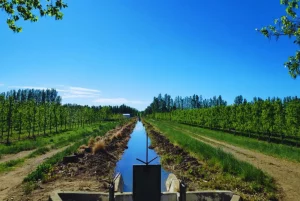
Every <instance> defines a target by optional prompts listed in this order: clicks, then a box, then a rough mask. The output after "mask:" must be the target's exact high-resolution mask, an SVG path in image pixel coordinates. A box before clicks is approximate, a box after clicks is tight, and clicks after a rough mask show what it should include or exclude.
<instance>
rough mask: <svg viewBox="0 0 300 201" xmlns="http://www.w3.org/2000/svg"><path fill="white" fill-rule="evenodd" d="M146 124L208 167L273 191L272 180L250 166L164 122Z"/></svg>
mask: <svg viewBox="0 0 300 201" xmlns="http://www.w3.org/2000/svg"><path fill="white" fill-rule="evenodd" d="M148 122H149V123H151V125H153V126H154V127H155V128H156V129H158V130H159V131H160V132H162V133H163V134H164V135H165V136H166V137H167V138H168V139H169V140H170V141H171V142H172V143H173V144H178V145H179V146H180V147H182V148H183V149H184V150H186V151H189V152H191V153H193V154H195V155H196V156H197V157H198V158H199V159H200V160H201V161H204V162H205V163H206V164H209V166H214V167H217V168H220V169H221V170H222V171H223V172H224V173H225V174H230V175H233V176H237V177H240V178H241V179H242V180H243V181H245V182H253V183H254V184H256V185H259V186H263V187H264V188H265V190H266V191H270V192H272V191H274V189H275V186H274V183H273V179H272V178H271V177H269V176H268V175H266V174H265V173H264V172H263V171H261V170H260V169H257V168H256V167H254V166H252V165H251V164H249V163H246V162H243V161H239V160H237V159H236V158H235V157H234V156H233V155H231V154H228V153H226V152H224V151H222V150H221V149H217V148H214V147H212V146H210V145H207V144H205V143H202V142H199V141H197V140H195V139H193V138H192V137H190V136H189V135H188V134H186V133H185V132H182V131H178V130H176V129H174V128H172V127H170V126H166V123H165V122H160V121H151V120H148ZM163 160H164V158H163Z"/></svg>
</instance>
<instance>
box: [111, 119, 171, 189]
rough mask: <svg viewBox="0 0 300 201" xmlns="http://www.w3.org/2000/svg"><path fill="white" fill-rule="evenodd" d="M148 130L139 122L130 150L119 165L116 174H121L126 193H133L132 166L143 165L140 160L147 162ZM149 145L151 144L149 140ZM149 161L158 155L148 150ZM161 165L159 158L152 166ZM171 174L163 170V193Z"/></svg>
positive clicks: (129, 143)
mask: <svg viewBox="0 0 300 201" xmlns="http://www.w3.org/2000/svg"><path fill="white" fill-rule="evenodd" d="M146 137H147V135H146V130H145V128H144V126H143V124H142V123H141V122H138V123H137V124H136V126H135V128H134V130H133V133H132V134H131V138H130V140H129V142H128V149H126V150H125V152H124V154H123V156H122V158H121V160H120V161H119V162H118V163H117V167H116V172H120V173H121V174H122V176H123V180H124V189H123V190H124V192H132V166H133V165H137V164H143V163H141V162H140V161H137V160H136V158H139V159H141V160H143V161H146V147H145V146H146ZM148 140H149V141H148V143H149V145H150V144H151V141H150V139H148ZM148 154H149V161H150V160H152V159H153V158H155V157H157V156H158V155H157V154H156V152H155V151H154V150H151V149H148ZM155 164H160V158H159V157H158V158H157V159H155V160H154V161H153V162H151V165H155ZM168 175H169V172H167V171H165V170H164V169H163V168H161V191H162V192H164V191H166V185H165V181H166V179H167V178H168Z"/></svg>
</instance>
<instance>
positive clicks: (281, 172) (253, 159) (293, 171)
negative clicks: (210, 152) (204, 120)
mask: <svg viewBox="0 0 300 201" xmlns="http://www.w3.org/2000/svg"><path fill="white" fill-rule="evenodd" d="M171 127H172V128H173V129H175V130H180V131H183V132H185V133H188V134H191V137H193V138H194V139H196V140H198V141H201V142H204V143H206V144H209V145H211V146H213V147H219V148H221V149H222V150H224V151H225V152H228V153H231V154H233V155H234V156H235V157H236V158H238V159H239V160H242V161H246V162H249V163H251V164H253V165H255V166H256V167H258V168H260V169H262V170H263V171H265V172H267V173H268V174H269V175H271V176H272V177H273V178H274V179H275V181H276V183H277V184H278V185H279V187H280V188H281V189H280V190H281V191H282V200H284V201H285V200H288V201H293V200H295V201H296V200H300V163H296V162H291V161H286V160H284V159H279V158H275V157H272V156H268V155H265V154H262V153H259V152H255V151H251V150H248V149H244V148H241V147H236V146H233V145H230V144H227V143H225V142H221V141H218V140H214V139H211V138H208V137H204V136H199V135H197V134H196V133H193V132H191V131H189V130H186V129H182V128H179V127H176V126H171Z"/></svg>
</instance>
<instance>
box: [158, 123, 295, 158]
mask: <svg viewBox="0 0 300 201" xmlns="http://www.w3.org/2000/svg"><path fill="white" fill-rule="evenodd" d="M160 124H163V125H164V126H167V127H173V128H176V129H177V130H182V131H184V132H189V134H191V135H195V136H205V137H209V138H212V139H215V140H219V141H223V142H226V143H228V144H231V145H235V146H239V147H243V148H246V149H251V150H254V151H258V152H261V153H263V154H266V155H271V156H275V157H278V158H283V159H287V160H290V161H294V162H300V148H297V147H291V146H287V145H282V144H274V143H268V142H265V141H259V140H256V139H253V138H248V137H243V136H234V135H232V134H229V133H225V132H222V131H214V130H209V129H205V128H200V127H196V126H189V125H184V124H180V123H176V122H170V121H160Z"/></svg>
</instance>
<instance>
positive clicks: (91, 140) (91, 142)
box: [88, 137, 95, 147]
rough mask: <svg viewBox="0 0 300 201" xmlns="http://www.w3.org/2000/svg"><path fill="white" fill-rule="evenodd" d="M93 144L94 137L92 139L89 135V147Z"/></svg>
mask: <svg viewBox="0 0 300 201" xmlns="http://www.w3.org/2000/svg"><path fill="white" fill-rule="evenodd" d="M94 144H95V139H94V138H93V137H91V138H90V139H89V143H88V146H89V147H93V146H94Z"/></svg>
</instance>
